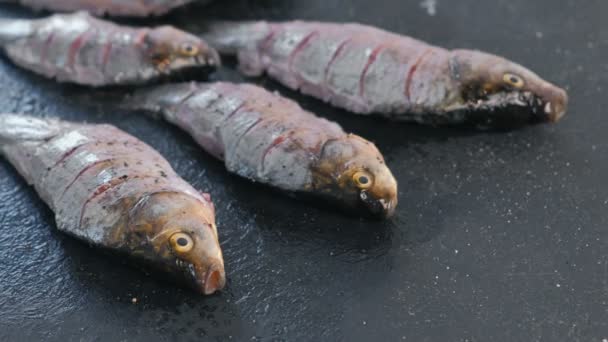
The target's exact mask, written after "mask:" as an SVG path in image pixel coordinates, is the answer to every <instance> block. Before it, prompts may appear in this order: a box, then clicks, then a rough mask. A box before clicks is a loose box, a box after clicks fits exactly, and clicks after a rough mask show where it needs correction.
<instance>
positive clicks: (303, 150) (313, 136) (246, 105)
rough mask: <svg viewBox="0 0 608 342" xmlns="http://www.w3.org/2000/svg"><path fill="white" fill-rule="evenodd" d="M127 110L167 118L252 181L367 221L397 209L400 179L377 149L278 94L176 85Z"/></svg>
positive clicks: (128, 103)
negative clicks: (322, 202) (319, 201)
mask: <svg viewBox="0 0 608 342" xmlns="http://www.w3.org/2000/svg"><path fill="white" fill-rule="evenodd" d="M123 107H124V108H128V109H131V110H140V111H143V112H147V113H150V114H152V115H156V116H161V117H163V118H164V119H165V120H166V121H168V122H170V123H172V124H174V125H176V126H178V127H180V128H181V129H183V130H184V131H186V132H188V133H189V134H190V135H191V136H192V137H193V138H194V139H195V140H196V142H197V143H198V144H199V145H200V146H201V147H202V148H203V149H204V150H205V151H207V152H208V153H209V154H211V155H212V156H214V157H215V158H217V159H219V160H222V161H223V162H224V165H225V167H226V169H227V170H228V171H229V172H231V173H234V174H236V175H239V176H241V177H244V178H247V179H249V180H251V181H254V182H257V183H261V184H265V185H267V186H271V187H274V188H276V189H279V190H282V191H283V192H286V193H289V194H295V195H296V197H297V195H302V196H301V197H305V198H309V199H324V200H326V202H333V203H336V204H338V205H339V206H341V207H343V208H347V209H351V210H350V211H354V212H356V213H357V214H360V215H361V216H373V217H378V218H388V217H390V216H392V215H393V214H394V212H395V208H396V206H397V201H398V199H397V181H396V180H395V178H394V176H393V174H392V173H391V171H390V169H389V168H388V166H387V165H386V163H385V160H384V157H383V156H382V154H381V153H380V151H379V150H378V148H377V147H376V146H375V145H374V144H373V143H372V142H370V141H367V140H365V139H364V138H362V137H360V136H357V135H355V134H347V133H345V132H344V130H343V129H342V128H341V127H340V126H339V125H338V124H336V123H335V122H331V121H328V120H326V119H323V118H320V117H318V116H316V115H314V114H312V113H311V112H308V111H305V110H304V109H302V108H301V107H300V106H299V105H298V104H297V103H296V102H294V101H292V100H290V99H287V98H285V97H282V96H280V95H279V94H278V93H271V92H269V91H267V90H265V89H264V88H262V87H259V86H256V85H253V84H247V83H228V82H214V83H176V84H165V85H159V86H153V87H147V88H142V89H137V90H135V91H134V93H133V94H132V95H131V96H130V97H129V98H128V99H127V100H125V103H124V104H123Z"/></svg>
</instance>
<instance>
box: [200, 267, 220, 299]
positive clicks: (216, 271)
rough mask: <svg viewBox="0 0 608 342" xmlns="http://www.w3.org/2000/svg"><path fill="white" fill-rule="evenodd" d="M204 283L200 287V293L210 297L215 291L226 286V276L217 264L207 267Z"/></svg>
mask: <svg viewBox="0 0 608 342" xmlns="http://www.w3.org/2000/svg"><path fill="white" fill-rule="evenodd" d="M203 279H204V283H203V286H202V289H201V290H202V292H203V293H204V294H205V295H211V294H213V293H215V292H216V291H219V290H221V289H223V288H224V286H226V275H225V273H224V267H222V266H219V265H217V264H215V265H212V266H211V267H209V269H208V270H207V272H205V276H204V278H203Z"/></svg>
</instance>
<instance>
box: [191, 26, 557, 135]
mask: <svg viewBox="0 0 608 342" xmlns="http://www.w3.org/2000/svg"><path fill="white" fill-rule="evenodd" d="M207 26H208V27H207V28H206V31H205V32H204V33H203V35H202V37H204V38H205V39H206V40H207V41H208V42H209V43H210V44H211V45H212V46H214V47H215V48H217V49H218V50H219V51H220V52H221V53H226V54H235V55H237V57H238V60H239V64H240V69H241V70H242V72H243V73H245V74H246V75H249V76H259V75H261V74H263V73H267V74H268V75H269V76H271V77H272V78H274V79H276V80H278V81H280V82H281V83H283V84H284V85H286V86H287V87H289V88H291V89H294V90H299V91H301V92H302V93H304V94H308V95H311V96H314V97H317V98H319V99H322V100H324V101H326V102H329V103H331V104H333V105H335V106H337V107H341V108H345V109H347V110H350V111H352V112H354V113H359V114H372V113H379V114H382V115H385V116H389V117H391V118H393V119H397V120H407V121H415V122H420V123H431V124H457V123H463V122H467V121H469V120H471V119H473V118H475V119H479V121H482V122H484V121H487V122H488V123H491V122H492V121H495V120H497V119H505V120H506V121H509V120H515V119H516V117H515V114H509V113H510V112H512V110H513V109H515V110H517V109H522V110H524V111H525V117H524V119H525V120H526V121H530V122H543V121H550V122H554V121H557V120H559V119H560V118H561V117H562V116H563V115H564V113H565V111H566V108H567V103H568V97H567V94H566V93H565V91H563V90H562V89H560V88H558V87H556V86H554V85H552V84H550V83H548V82H546V81H544V80H542V79H541V78H540V77H539V76H538V75H536V74H534V73H532V72H531V71H529V70H527V69H525V68H524V67H522V66H520V65H518V64H515V63H513V62H510V61H508V60H506V59H504V58H501V57H498V56H494V55H490V54H486V53H483V52H479V51H472V50H453V51H449V50H446V49H443V48H440V47H435V46H431V45H428V44H426V43H424V42H421V41H419V40H416V39H412V38H409V37H406V36H400V35H397V34H393V33H390V32H387V31H383V30H380V29H377V28H374V27H370V26H365V25H360V24H332V23H320V22H302V21H294V22H284V23H269V22H243V23H238V22H232V23H231V22H218V23H211V24H209V25H207ZM511 76H513V77H511ZM520 81H521V82H520ZM501 110H502V112H501ZM504 112H507V113H506V114H504ZM500 115H503V116H504V115H507V117H506V118H504V117H500Z"/></svg>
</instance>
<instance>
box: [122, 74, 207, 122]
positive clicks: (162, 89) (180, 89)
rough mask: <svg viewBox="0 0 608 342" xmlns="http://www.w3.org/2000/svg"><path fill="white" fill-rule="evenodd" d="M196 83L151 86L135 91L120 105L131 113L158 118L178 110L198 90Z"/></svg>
mask: <svg viewBox="0 0 608 342" xmlns="http://www.w3.org/2000/svg"><path fill="white" fill-rule="evenodd" d="M198 87H199V86H198V84H197V83H194V82H190V83H179V84H165V85H160V86H158V85H157V86H150V87H144V88H139V89H136V90H134V91H133V92H132V93H131V94H128V95H127V96H125V97H124V99H123V100H122V101H121V102H120V103H119V107H120V108H122V109H126V110H129V111H141V112H143V113H145V114H147V115H150V116H153V117H156V118H158V117H159V116H162V115H163V114H165V112H166V110H167V109H169V108H176V107H177V106H179V105H180V104H181V103H182V102H183V101H184V100H185V99H186V98H188V97H189V96H190V95H191V94H193V93H194V92H195V91H196V90H197V89H198Z"/></svg>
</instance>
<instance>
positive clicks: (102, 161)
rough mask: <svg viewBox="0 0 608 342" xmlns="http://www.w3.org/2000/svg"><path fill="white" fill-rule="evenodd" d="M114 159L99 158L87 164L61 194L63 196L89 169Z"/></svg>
mask: <svg viewBox="0 0 608 342" xmlns="http://www.w3.org/2000/svg"><path fill="white" fill-rule="evenodd" d="M112 160H114V158H110V159H104V160H98V161H96V162H94V163H92V164H90V165H87V166H86V167H84V168H83V169H82V170H81V171H80V172H78V174H77V175H76V177H74V179H73V180H72V181H71V182H70V184H68V186H66V187H65V190H63V193H62V195H61V197H63V196H64V195H65V194H66V192H68V190H69V189H70V188H71V187H72V185H74V183H76V181H77V180H78V179H79V178H80V177H81V176H82V175H83V174H84V173H85V172H87V171H89V170H90V169H92V168H94V167H95V166H97V165H100V164H103V163H107V162H110V161H112Z"/></svg>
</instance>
